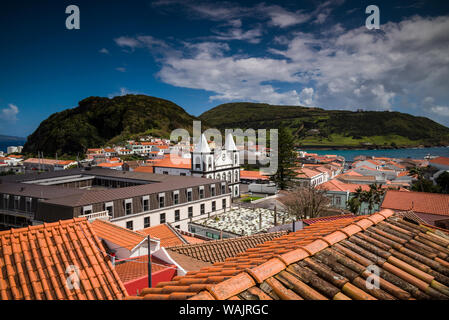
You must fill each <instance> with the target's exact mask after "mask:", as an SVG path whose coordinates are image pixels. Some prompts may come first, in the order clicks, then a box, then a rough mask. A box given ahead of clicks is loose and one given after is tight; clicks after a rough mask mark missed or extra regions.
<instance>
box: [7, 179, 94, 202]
mask: <svg viewBox="0 0 449 320" xmlns="http://www.w3.org/2000/svg"><path fill="white" fill-rule="evenodd" d="M86 191H87V190H81V189H74V188H63V187H57V186H40V185H36V184H24V183H0V193H5V194H11V195H18V196H23V197H32V198H41V199H52V198H55V197H67V196H71V195H76V194H82V193H85V192H86Z"/></svg>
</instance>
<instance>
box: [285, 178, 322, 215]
mask: <svg viewBox="0 0 449 320" xmlns="http://www.w3.org/2000/svg"><path fill="white" fill-rule="evenodd" d="M279 201H281V202H282V204H284V206H285V207H286V210H287V212H288V214H289V215H290V216H292V217H295V218H296V219H297V220H300V219H305V218H315V217H319V216H321V214H322V213H323V212H324V211H325V210H326V208H327V207H328V206H329V203H330V200H329V198H328V197H327V196H326V189H325V188H320V189H315V188H314V187H312V186H309V187H299V188H295V189H292V190H291V191H289V192H288V193H287V194H286V195H285V196H283V197H280V198H279Z"/></svg>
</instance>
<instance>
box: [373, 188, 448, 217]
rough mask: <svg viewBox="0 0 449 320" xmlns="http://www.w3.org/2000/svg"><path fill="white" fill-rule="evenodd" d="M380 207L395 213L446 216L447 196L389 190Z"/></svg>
mask: <svg viewBox="0 0 449 320" xmlns="http://www.w3.org/2000/svg"><path fill="white" fill-rule="evenodd" d="M381 207H382V208H385V209H392V210H396V211H414V212H420V213H427V214H436V215H443V216H448V215H449V194H438V193H426V192H413V191H409V192H403V191H394V190H389V191H387V193H386V195H385V198H384V200H383V202H382V206H381Z"/></svg>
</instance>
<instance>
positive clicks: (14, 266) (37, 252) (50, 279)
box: [0, 218, 127, 300]
mask: <svg viewBox="0 0 449 320" xmlns="http://www.w3.org/2000/svg"><path fill="white" fill-rule="evenodd" d="M70 268H71V269H70ZM67 270H77V271H78V274H79V288H78V289H76V285H75V287H72V289H70V288H69V286H68V285H67V282H66V279H67V276H68V274H69V273H70V272H69V271H67ZM66 271H67V272H66ZM75 275H76V271H75ZM74 279H76V276H75V277H74ZM72 283H73V284H74V283H77V282H76V281H73V282H72ZM125 297H127V293H126V289H125V287H124V286H123V283H122V282H121V280H120V278H119V276H118V274H117V272H116V271H115V270H114V267H113V266H112V264H111V262H110V261H109V258H108V256H107V254H106V252H105V249H104V248H103V246H102V244H101V242H100V240H99V239H98V238H97V237H96V235H95V232H94V230H93V228H92V227H91V225H90V224H89V223H88V222H87V220H86V219H84V218H76V219H71V220H63V221H59V222H55V223H44V224H43V225H37V226H30V227H27V228H21V229H11V230H8V231H3V232H0V300H61V299H63V300H85V299H88V300H110V299H122V298H125Z"/></svg>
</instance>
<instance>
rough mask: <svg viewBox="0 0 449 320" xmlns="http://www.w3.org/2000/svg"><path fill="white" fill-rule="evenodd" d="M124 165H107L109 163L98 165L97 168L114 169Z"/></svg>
mask: <svg viewBox="0 0 449 320" xmlns="http://www.w3.org/2000/svg"><path fill="white" fill-rule="evenodd" d="M122 165H123V163H122V162H119V163H107V162H104V163H100V164H97V167H100V168H114V167H121V166H122Z"/></svg>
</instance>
